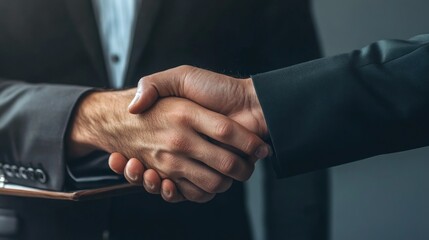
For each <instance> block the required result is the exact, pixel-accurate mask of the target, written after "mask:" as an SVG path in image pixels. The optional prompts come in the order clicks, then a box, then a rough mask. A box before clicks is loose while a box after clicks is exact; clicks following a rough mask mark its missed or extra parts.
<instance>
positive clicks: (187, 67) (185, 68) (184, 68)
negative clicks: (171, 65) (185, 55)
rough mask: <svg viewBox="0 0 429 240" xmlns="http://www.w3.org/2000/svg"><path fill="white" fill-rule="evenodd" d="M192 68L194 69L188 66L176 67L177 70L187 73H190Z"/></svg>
mask: <svg viewBox="0 0 429 240" xmlns="http://www.w3.org/2000/svg"><path fill="white" fill-rule="evenodd" d="M193 68H194V67H192V66H190V65H181V66H179V67H177V70H179V71H184V72H187V71H191V70H192V69H193Z"/></svg>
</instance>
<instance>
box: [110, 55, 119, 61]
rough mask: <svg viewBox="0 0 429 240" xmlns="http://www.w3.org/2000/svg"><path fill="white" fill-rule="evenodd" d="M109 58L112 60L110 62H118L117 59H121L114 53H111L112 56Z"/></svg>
mask: <svg viewBox="0 0 429 240" xmlns="http://www.w3.org/2000/svg"><path fill="white" fill-rule="evenodd" d="M110 59H111V60H112V62H113V63H118V62H119V60H121V59H120V58H119V56H118V55H116V54H113V55H112V56H110Z"/></svg>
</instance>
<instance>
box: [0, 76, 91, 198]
mask: <svg viewBox="0 0 429 240" xmlns="http://www.w3.org/2000/svg"><path fill="white" fill-rule="evenodd" d="M87 91H89V88H85V87H78V86H65V85H53V84H28V83H24V82H19V81H7V80H1V79H0V165H1V168H0V174H2V175H4V176H5V177H6V179H7V181H8V182H12V183H15V184H19V185H24V186H29V187H37V188H42V189H49V190H62V188H63V186H64V181H65V173H66V165H65V159H64V137H65V134H66V130H67V125H68V122H69V119H70V116H71V114H72V111H73V108H74V106H75V104H76V102H77V101H78V99H79V98H80V97H81V96H82V95H83V94H84V93H85V92H87Z"/></svg>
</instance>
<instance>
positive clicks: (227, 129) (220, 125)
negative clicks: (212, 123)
mask: <svg viewBox="0 0 429 240" xmlns="http://www.w3.org/2000/svg"><path fill="white" fill-rule="evenodd" d="M233 130H234V129H233V125H232V123H231V122H230V121H227V120H220V121H218V122H217V124H216V129H215V135H216V136H217V137H219V138H221V139H224V138H228V137H230V136H231V135H232V133H233Z"/></svg>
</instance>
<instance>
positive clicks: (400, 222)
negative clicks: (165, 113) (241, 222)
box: [248, 0, 429, 240]
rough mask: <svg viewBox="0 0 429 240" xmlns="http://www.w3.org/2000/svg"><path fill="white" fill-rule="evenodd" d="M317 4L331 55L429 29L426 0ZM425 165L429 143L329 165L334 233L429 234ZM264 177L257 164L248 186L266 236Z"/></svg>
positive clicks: (259, 234)
mask: <svg viewBox="0 0 429 240" xmlns="http://www.w3.org/2000/svg"><path fill="white" fill-rule="evenodd" d="M313 8H314V16H315V20H316V22H317V26H318V30H319V36H320V40H321V43H322V47H323V50H324V53H325V55H326V56H330V55H334V54H338V53H342V52H348V51H350V50H352V49H356V48H361V47H363V46H365V45H367V44H368V43H371V42H374V41H376V40H379V39H388V38H402V39H404V38H409V37H412V36H414V35H417V34H421V33H429V14H428V11H429V0H313ZM428 111H429V109H428ZM428 170H429V148H423V149H418V150H413V151H408V152H403V153H397V154H390V155H385V156H379V157H374V158H371V159H367V160H363V161H360V162H356V163H351V164H346V165H343V166H339V167H335V168H332V169H331V170H330V173H331V184H332V188H331V206H332V208H331V229H330V232H331V240H344V239H347V240H355V239H356V240H357V239H359V240H361V239H365V240H373V239H374V240H384V239H389V240H399V239H401V240H405V239H406V240H411V239H412V240H423V239H425V240H426V239H429V174H428V172H429V171H428ZM262 178H263V176H262V174H261V171H259V170H258V169H257V171H256V172H255V175H254V176H253V177H252V179H251V181H250V183H249V185H248V186H251V187H250V190H249V191H248V194H249V199H251V200H250V202H249V208H250V211H249V212H250V215H251V217H252V223H253V226H254V235H255V237H256V238H255V239H256V240H260V239H261V240H262V239H264V238H263V236H264V228H263V222H262V217H261V216H263V212H264V211H263V208H262V206H263V201H264V200H263V198H262V195H263V194H262V188H261V184H260V183H261V181H262V180H261V179H262ZM248 189H249V188H248Z"/></svg>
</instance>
